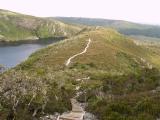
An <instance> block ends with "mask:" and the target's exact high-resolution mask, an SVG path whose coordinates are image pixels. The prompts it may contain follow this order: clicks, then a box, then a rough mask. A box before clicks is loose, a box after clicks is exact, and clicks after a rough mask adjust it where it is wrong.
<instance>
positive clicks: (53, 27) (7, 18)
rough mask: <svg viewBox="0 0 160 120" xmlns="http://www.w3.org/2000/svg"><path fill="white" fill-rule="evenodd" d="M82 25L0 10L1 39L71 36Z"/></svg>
mask: <svg viewBox="0 0 160 120" xmlns="http://www.w3.org/2000/svg"><path fill="white" fill-rule="evenodd" d="M80 29H81V28H80V27H77V26H72V25H68V24H64V23H62V22H59V21H57V20H48V19H45V18H38V17H33V16H28V15H23V14H19V13H14V12H11V11H7V10H0V41H15V40H28V39H29V40H36V39H41V38H50V37H69V36H72V35H74V34H76V33H77V32H79V31H80Z"/></svg>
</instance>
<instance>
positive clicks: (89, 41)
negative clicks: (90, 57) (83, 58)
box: [65, 38, 91, 66]
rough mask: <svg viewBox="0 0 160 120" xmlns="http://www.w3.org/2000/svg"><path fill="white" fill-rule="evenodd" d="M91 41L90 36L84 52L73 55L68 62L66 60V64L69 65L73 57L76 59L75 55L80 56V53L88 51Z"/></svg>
mask: <svg viewBox="0 0 160 120" xmlns="http://www.w3.org/2000/svg"><path fill="white" fill-rule="evenodd" d="M90 43H91V39H90V38H89V40H88V43H87V46H86V47H85V49H84V50H83V51H82V52H80V53H77V54H75V55H73V56H71V57H70V58H69V59H68V60H67V62H66V64H65V65H66V66H68V65H69V64H70V63H71V61H72V59H74V58H75V57H77V56H79V55H82V54H84V53H86V52H87V50H88V48H89V46H90Z"/></svg>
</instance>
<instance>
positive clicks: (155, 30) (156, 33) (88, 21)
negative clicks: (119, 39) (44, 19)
mask: <svg viewBox="0 0 160 120" xmlns="http://www.w3.org/2000/svg"><path fill="white" fill-rule="evenodd" d="M54 19H56V20H59V21H62V22H65V23H69V24H82V25H89V26H102V27H111V28H114V29H116V30H118V31H119V32H120V33H122V34H125V35H142V36H147V37H155V38H160V26H155V25H147V24H139V23H133V22H128V21H123V20H109V19H97V18H80V17H55V18H54Z"/></svg>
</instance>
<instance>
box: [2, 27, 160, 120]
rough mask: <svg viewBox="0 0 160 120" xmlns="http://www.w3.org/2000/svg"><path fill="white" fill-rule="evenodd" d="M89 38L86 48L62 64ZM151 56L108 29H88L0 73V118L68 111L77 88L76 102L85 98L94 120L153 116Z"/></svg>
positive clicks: (151, 119) (155, 80)
mask: <svg viewBox="0 0 160 120" xmlns="http://www.w3.org/2000/svg"><path fill="white" fill-rule="evenodd" d="M89 38H90V39H91V44H90V46H89V48H88V50H87V52H86V53H85V54H82V55H80V56H78V57H76V58H75V59H73V61H71V64H70V65H69V66H68V67H66V66H65V62H66V60H67V59H68V58H69V57H70V56H72V55H74V54H77V53H79V52H81V51H82V50H83V49H84V48H85V46H86V43H87V40H88V39H89ZM156 55H157V53H154V54H153V52H152V51H151V50H149V49H146V48H144V47H141V46H137V45H136V44H134V42H133V41H131V40H130V39H128V38H126V37H125V36H123V35H121V34H119V33H118V32H117V31H115V30H112V29H93V30H91V31H87V32H82V33H81V34H79V35H77V36H74V37H72V38H70V39H66V40H64V41H61V42H59V43H56V44H53V45H50V46H48V47H47V48H44V49H42V50H39V51H37V52H36V53H34V54H32V55H31V56H30V57H29V59H28V60H26V61H25V62H24V63H22V64H20V65H19V66H17V67H16V68H13V69H12V70H9V71H7V72H5V73H4V74H2V75H0V86H1V87H0V96H1V97H0V99H1V100H0V113H1V116H0V119H4V118H6V117H7V118H13V117H15V118H16V119H17V120H21V119H22V118H23V119H24V120H32V119H33V117H36V118H39V116H43V115H45V114H47V113H49V114H53V113H54V112H60V113H62V112H64V111H67V110H70V109H71V105H70V98H72V97H73V95H74V94H75V92H76V87H77V86H80V90H81V91H83V93H84V94H82V96H80V98H79V100H80V101H86V102H88V106H87V108H86V110H87V111H90V112H92V113H94V114H95V115H97V117H98V118H99V119H100V120H121V119H122V120H123V119H125V120H135V119H137V120H143V119H144V120H146V119H148V120H155V118H158V116H159V115H160V114H159V113H160V112H159V111H160V109H159V108H160V107H159V106H158V105H160V103H159V97H160V96H159V94H157V92H158V89H159V86H160V84H159V71H158V69H156V68H152V66H157V64H158V62H155V61H154V60H153V59H151V58H152V57H154V58H155V59H156V58H157V60H158V59H159V58H158V57H156ZM157 56H158V55H157ZM151 64H152V65H151ZM84 91H85V92H84ZM84 96H85V97H84ZM84 98H86V99H84Z"/></svg>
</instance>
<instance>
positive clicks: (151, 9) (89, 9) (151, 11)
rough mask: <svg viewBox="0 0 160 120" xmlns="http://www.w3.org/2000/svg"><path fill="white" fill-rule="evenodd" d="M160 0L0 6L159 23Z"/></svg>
mask: <svg viewBox="0 0 160 120" xmlns="http://www.w3.org/2000/svg"><path fill="white" fill-rule="evenodd" d="M159 5H160V0H0V8H1V9H8V10H11V11H16V12H21V13H25V14H30V15H35V16H44V17H46V16H47V17H48V16H75V17H98V18H108V19H122V20H129V21H135V22H142V23H153V24H160V14H159V11H160V7H159Z"/></svg>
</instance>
